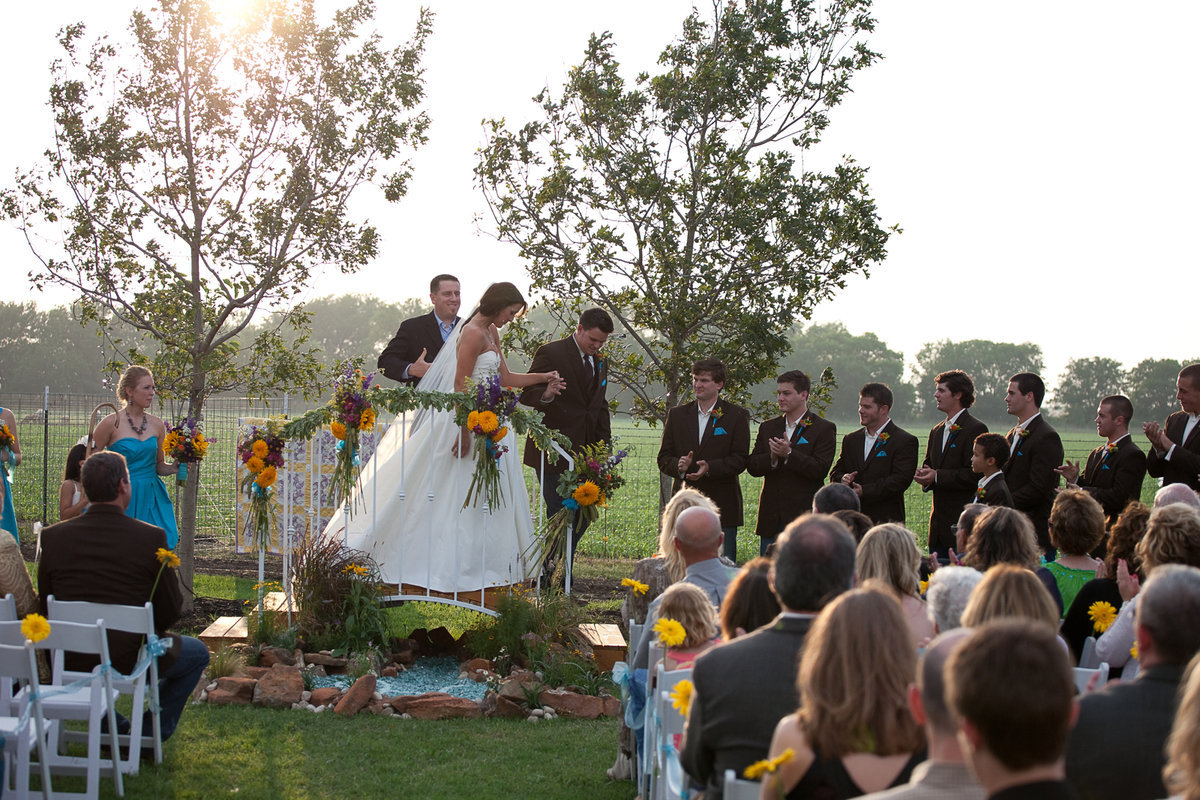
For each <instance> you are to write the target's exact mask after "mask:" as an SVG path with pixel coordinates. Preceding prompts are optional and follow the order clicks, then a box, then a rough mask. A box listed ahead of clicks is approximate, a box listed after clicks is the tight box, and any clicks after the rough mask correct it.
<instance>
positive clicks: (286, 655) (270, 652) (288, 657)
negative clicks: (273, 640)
mask: <svg viewBox="0 0 1200 800" xmlns="http://www.w3.org/2000/svg"><path fill="white" fill-rule="evenodd" d="M276 664H284V665H285V666H289V667H293V666H295V665H296V658H295V656H293V655H292V653H291V651H289V650H284V649H283V648H282V647H264V648H263V649H262V650H261V651H260V652H259V654H258V665H259V666H260V667H267V668H268V669H270V668H271V667H273V666H275V665H276Z"/></svg>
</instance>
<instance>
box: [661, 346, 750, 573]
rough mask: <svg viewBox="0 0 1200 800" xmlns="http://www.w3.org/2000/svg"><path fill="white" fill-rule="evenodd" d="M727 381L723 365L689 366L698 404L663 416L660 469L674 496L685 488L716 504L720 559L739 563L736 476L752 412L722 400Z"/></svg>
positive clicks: (739, 503)
mask: <svg viewBox="0 0 1200 800" xmlns="http://www.w3.org/2000/svg"><path fill="white" fill-rule="evenodd" d="M725 377H726V370H725V364H724V363H722V362H721V361H719V360H718V359H715V358H703V359H700V360H699V361H697V362H696V363H695V364H693V365H692V393H693V394H694V395H695V398H696V399H695V400H693V401H692V402H690V403H685V404H683V405H681V406H676V407H675V408H672V409H671V410H670V411H668V412H667V421H666V423H665V424H664V425H663V435H662V444H661V445H660V446H659V448H658V468H659V470H661V471H662V473H663V474H664V475H668V476H670V477H671V478H674V483H673V484H672V486H671V492H672V493H675V492H678V491H679V490H680V489H682V488H683V487H684V486H685V485H686V486H688V487H690V488H692V489H695V490H696V491H698V492H702V493H704V494H705V495H707V496H708V497H709V499H710V500H712V501H713V502H714V503H716V504H717V508H719V509H721V531H722V532H723V533H724V534H725V544H724V552H723V555H724V556H725V557H726V558H728V559H729V560H730V561H733V562H734V563H737V529H738V527H740V526H741V524H742V521H743V520H742V486H741V483H740V482H739V481H738V476H739V475H741V474H742V472H743V471H744V470H745V469H746V459H747V458H748V457H749V456H750V412H748V411H747V410H746V409H744V408H742V407H741V406H739V405H734V404H733V403H731V402H729V401H728V400H724V399H722V398H721V396H720V393H721V390H722V389H723V388H725Z"/></svg>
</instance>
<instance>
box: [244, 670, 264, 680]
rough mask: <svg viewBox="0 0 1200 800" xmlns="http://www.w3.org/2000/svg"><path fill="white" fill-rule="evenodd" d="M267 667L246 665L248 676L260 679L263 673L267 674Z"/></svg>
mask: <svg viewBox="0 0 1200 800" xmlns="http://www.w3.org/2000/svg"><path fill="white" fill-rule="evenodd" d="M267 669H268V668H267V667H246V677H247V678H254V680H258V679H259V678H261V677H262V676H263V675H266V674H267Z"/></svg>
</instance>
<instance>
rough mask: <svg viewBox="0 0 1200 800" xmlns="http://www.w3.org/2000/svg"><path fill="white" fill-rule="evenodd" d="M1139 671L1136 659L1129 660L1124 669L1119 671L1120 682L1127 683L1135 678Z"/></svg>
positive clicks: (1139, 667)
mask: <svg viewBox="0 0 1200 800" xmlns="http://www.w3.org/2000/svg"><path fill="white" fill-rule="evenodd" d="M1140 670H1141V666H1140V665H1139V664H1138V660H1137V659H1136V658H1131V659H1129V660H1128V661H1126V662H1125V668H1124V669H1122V670H1121V682H1122V683H1129V682H1130V681H1131V680H1133V679H1134V678H1136V677H1137V674H1138V672H1139V671H1140Z"/></svg>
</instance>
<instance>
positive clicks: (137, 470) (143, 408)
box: [88, 366, 179, 550]
mask: <svg viewBox="0 0 1200 800" xmlns="http://www.w3.org/2000/svg"><path fill="white" fill-rule="evenodd" d="M117 399H119V400H120V401H121V404H122V406H123V407H122V409H121V411H120V412H118V413H116V414H109V415H108V416H107V417H105V418H104V419H103V420H102V421H101V422H100V424H99V425H97V426H96V430H95V435H94V437H93V439H92V445H91V448H90V449H89V450H88V454H89V455H90V454H91V453H94V452H96V451H97V450H111V451H112V452H114V453H120V454H121V455H123V456H125V462H126V463H127V464H128V465H129V484H130V486H131V487H132V489H133V497H132V498H131V499H130V501H129V508H127V509H125V513H127V514H128V515H129V516H131V517H133V518H134V519H140V520H142V521H143V522H149V523H150V524H151V525H157V526H158V527H160V528H162V529H163V530H164V531H166V532H167V546H168V547H170V548H171V549H172V550H174V549H175V544H176V542H178V541H179V529H178V528H177V527H176V526H175V508H174V507H173V506H172V505H171V498H170V496H169V495H168V494H167V487H165V486H163V482H162V480H160V479H159V477H158V476H159V475H174V474H175V469H176V468H175V467H173V466H168V465H167V463H166V458H165V457H164V456H163V449H162V442H163V439H165V438H166V435H167V426H166V425H164V424H163V421H162V420H161V419H159V418H158V417H156V416H154V415H153V414H151V413H150V412H149V411H148V410H147V409H148V408H149V407H150V405H151V404H152V403H153V402H154V376H153V375H152V374H151V373H150V370H148V369H146V368H145V367H139V366H131V367H128V368H126V370H125V372H124V373H123V374H122V375H121V380H120V382H119V383H118V384H117Z"/></svg>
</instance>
